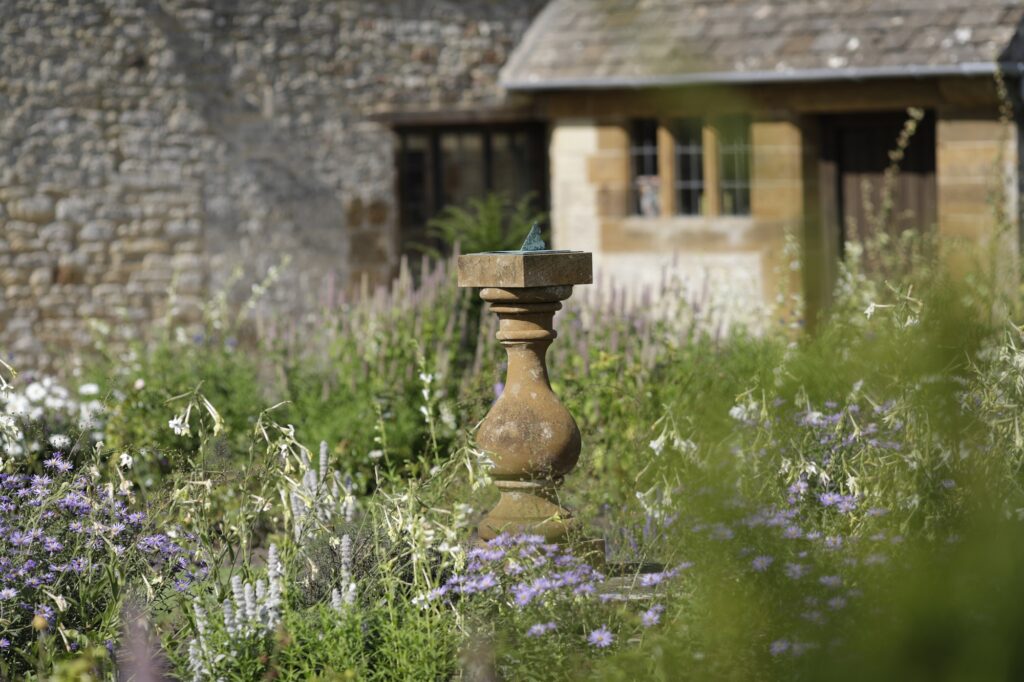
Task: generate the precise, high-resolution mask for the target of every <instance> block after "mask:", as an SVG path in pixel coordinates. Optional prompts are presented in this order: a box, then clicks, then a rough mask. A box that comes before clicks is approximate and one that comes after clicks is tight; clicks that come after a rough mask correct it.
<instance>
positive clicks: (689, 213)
mask: <svg viewBox="0 0 1024 682" xmlns="http://www.w3.org/2000/svg"><path fill="white" fill-rule="evenodd" d="M705 127H706V124H705V122H704V120H703V119H701V118H699V117H696V116H691V117H686V118H676V119H672V120H671V121H669V122H668V124H667V126H666V128H667V130H668V131H669V134H670V140H671V145H672V162H673V165H672V169H673V171H674V174H673V177H672V183H671V189H672V199H673V201H672V215H676V216H686V217H698V216H702V215H705V210H704V208H705V201H706V199H705V194H706V193H707V185H708V183H707V179H706V178H707V161H706V159H705V156H706V155H707V152H706V150H705V144H704V129H705ZM686 128H689V129H690V130H689V133H690V135H691V136H690V137H689V138H688V140H687V144H683V142H682V140H681V138H682V132H683V131H684V129H686ZM684 156H687V157H689V161H688V163H687V164H686V165H687V167H688V170H689V173H687V174H684V173H683V159H684ZM684 176H685V177H686V178H687V179H683V178H684ZM694 178H695V179H694ZM687 192H688V193H689V195H690V199H691V201H692V202H693V203H692V204H691V205H689V206H687V202H684V201H683V197H684V196H685V193H687Z"/></svg>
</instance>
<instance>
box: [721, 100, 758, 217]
mask: <svg viewBox="0 0 1024 682" xmlns="http://www.w3.org/2000/svg"><path fill="white" fill-rule="evenodd" d="M751 123H752V121H751V117H750V116H748V115H746V114H731V115H728V116H720V117H718V118H717V119H716V121H715V131H716V135H717V138H718V139H717V149H716V155H717V157H718V175H717V179H718V215H723V216H736V217H744V216H750V215H752V211H751V196H752V194H753V192H752V189H753V181H752V180H753V179H752V174H751V167H752V165H753V156H754V146H753V141H752V131H751ZM727 172H729V173H731V174H729V175H727Z"/></svg>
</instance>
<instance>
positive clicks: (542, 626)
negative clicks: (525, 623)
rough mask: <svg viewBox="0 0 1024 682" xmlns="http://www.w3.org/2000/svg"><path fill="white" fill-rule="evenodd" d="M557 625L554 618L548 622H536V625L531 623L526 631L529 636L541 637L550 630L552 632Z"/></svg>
mask: <svg viewBox="0 0 1024 682" xmlns="http://www.w3.org/2000/svg"><path fill="white" fill-rule="evenodd" d="M557 627H558V626H557V625H556V624H555V621H553V620H552V621H549V622H547V623H536V624H535V625H531V626H530V628H529V629H528V630H527V631H526V636H527V637H540V636H542V635H545V634H547V633H549V632H552V631H553V630H555V629H556V628H557Z"/></svg>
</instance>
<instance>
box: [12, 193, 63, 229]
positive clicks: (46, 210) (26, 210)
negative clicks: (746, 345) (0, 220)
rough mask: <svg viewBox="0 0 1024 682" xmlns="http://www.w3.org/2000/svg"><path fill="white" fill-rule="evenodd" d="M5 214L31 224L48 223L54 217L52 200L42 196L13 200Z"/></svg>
mask: <svg viewBox="0 0 1024 682" xmlns="http://www.w3.org/2000/svg"><path fill="white" fill-rule="evenodd" d="M7 212H8V213H9V214H10V216H11V217H12V218H15V219H17V220H26V221H29V222H33V223H47V222H50V221H51V220H53V219H54V217H55V215H56V214H55V213H54V205H53V199H51V198H50V197H48V196H46V195H44V194H39V195H36V196H31V197H23V198H20V199H15V200H14V201H11V202H9V203H8V204H7Z"/></svg>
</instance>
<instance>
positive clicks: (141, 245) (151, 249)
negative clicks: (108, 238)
mask: <svg viewBox="0 0 1024 682" xmlns="http://www.w3.org/2000/svg"><path fill="white" fill-rule="evenodd" d="M122 248H123V250H124V253H126V254H129V255H135V256H144V255H145V254H148V253H169V252H170V250H171V245H170V243H168V242H167V241H166V240H164V239H151V238H146V237H143V238H140V239H126V240H125V241H124V242H123V243H122Z"/></svg>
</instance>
